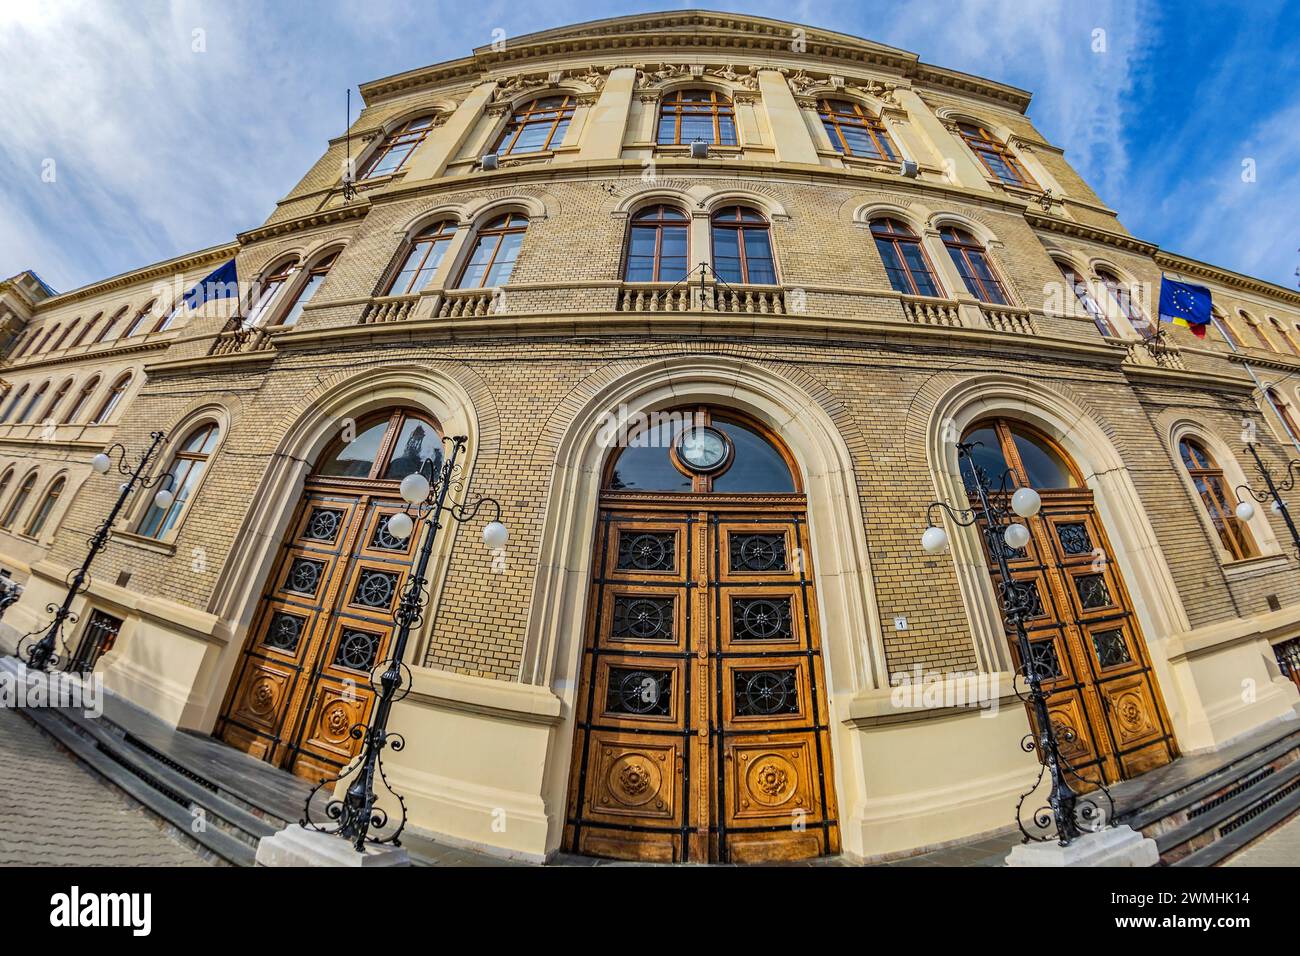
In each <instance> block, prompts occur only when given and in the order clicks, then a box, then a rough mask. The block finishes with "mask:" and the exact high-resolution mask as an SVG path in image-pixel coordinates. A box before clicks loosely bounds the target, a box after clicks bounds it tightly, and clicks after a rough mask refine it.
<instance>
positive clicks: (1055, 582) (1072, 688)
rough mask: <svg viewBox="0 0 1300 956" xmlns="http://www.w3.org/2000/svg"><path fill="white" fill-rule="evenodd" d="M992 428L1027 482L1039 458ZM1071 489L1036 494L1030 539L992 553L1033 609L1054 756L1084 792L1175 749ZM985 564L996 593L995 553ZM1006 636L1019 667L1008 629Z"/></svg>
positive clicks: (1129, 610) (1101, 532)
mask: <svg viewBox="0 0 1300 956" xmlns="http://www.w3.org/2000/svg"><path fill="white" fill-rule="evenodd" d="M994 430H995V432H996V433H997V434H998V436H999V438H1000V440H1001V445H1002V451H1003V453H1004V455H1005V458H1006V460H1007V462H1008V464H1009V466H1010V468H1011V470H1012V472H1013V475H1014V476H1015V477H1016V482H1015V483H1016V484H1017V485H1026V484H1032V483H1033V482H1032V480H1031V479H1032V477H1033V467H1032V466H1030V467H1027V466H1026V464H1025V460H1026V458H1028V456H1029V455H1031V454H1034V455H1037V454H1038V452H1036V451H1035V450H1034V448H1033V447H1032V446H1031V445H1029V444H1027V442H1028V441H1029V440H1030V439H1029V438H1028V437H1027V435H1026V433H1024V432H1019V435H1020V439H1021V440H1020V441H1019V442H1016V441H1012V440H1011V432H1010V429H1009V427H1008V426H1007V425H1006V424H1005V423H1000V424H998V425H997V426H996V428H995V429H994ZM1034 440H1036V441H1041V442H1043V443H1044V444H1043V448H1044V450H1045V451H1046V452H1047V453H1050V454H1051V455H1053V456H1054V457H1055V456H1057V455H1059V456H1060V460H1061V463H1062V466H1063V467H1069V468H1070V469H1071V470H1072V467H1073V466H1070V465H1068V460H1066V459H1064V456H1063V453H1060V452H1059V450H1057V449H1055V448H1054V447H1050V446H1048V445H1047V443H1046V440H1045V439H1042V438H1041V436H1037V437H1036V438H1035V439H1034ZM1040 467H1041V463H1040ZM1071 483H1072V484H1073V485H1074V486H1073V487H1057V488H1048V487H1039V488H1038V491H1039V494H1040V495H1041V497H1042V502H1043V504H1042V509H1041V510H1040V511H1039V514H1038V515H1037V516H1036V517H1034V518H1032V519H1029V520H1027V521H1026V522H1025V524H1026V525H1027V526H1028V528H1029V530H1030V533H1031V540H1030V542H1029V544H1028V545H1027V546H1026V547H1024V548H1021V549H1014V550H1013V549H1010V548H1008V547H1007V546H1006V544H1005V543H1004V542H1002V541H1001V540H999V541H998V543H997V547H999V548H1001V549H1002V550H1003V553H1004V554H1005V555H1006V557H1007V561H1008V565H1009V568H1010V570H1011V577H1012V580H1013V582H1014V584H1015V586H1016V587H1019V588H1023V589H1026V590H1027V591H1028V594H1029V598H1030V606H1031V608H1032V611H1031V614H1030V618H1029V620H1028V621H1026V623H1025V629H1026V631H1027V632H1028V636H1029V640H1030V649H1031V652H1032V654H1033V658H1034V664H1035V667H1037V668H1038V673H1039V674H1040V675H1042V676H1043V677H1044V678H1045V679H1044V682H1043V687H1044V690H1045V691H1047V693H1048V701H1047V702H1048V708H1049V712H1050V713H1051V718H1052V722H1053V724H1054V725H1055V726H1056V727H1057V730H1058V738H1059V739H1060V743H1061V753H1062V756H1063V757H1064V758H1065V759H1066V760H1067V761H1069V763H1070V765H1071V766H1072V767H1073V768H1074V770H1075V771H1076V772H1077V773H1078V774H1079V776H1080V777H1081V778H1082V781H1084V782H1083V783H1081V782H1080V781H1078V780H1073V779H1072V780H1071V781H1070V783H1071V785H1072V786H1075V787H1076V789H1085V788H1086V785H1087V783H1091V784H1096V783H1111V782H1114V781H1116V780H1120V779H1126V778H1128V777H1132V776H1135V775H1136V774H1139V773H1143V772H1145V771H1147V770H1151V769H1153V768H1155V767H1159V766H1162V765H1164V764H1166V763H1169V762H1170V761H1171V760H1173V759H1174V757H1175V756H1177V748H1176V746H1175V743H1174V737H1173V732H1172V730H1171V729H1170V724H1169V717H1168V714H1167V713H1166V711H1165V708H1164V703H1163V701H1162V699H1161V696H1160V690H1159V687H1158V685H1157V683H1156V678H1155V673H1154V671H1153V670H1152V668H1151V661H1150V657H1149V656H1148V653H1147V649H1146V643H1145V641H1144V640H1143V638H1142V633H1141V630H1140V628H1139V626H1138V621H1137V617H1136V616H1135V615H1134V613H1133V604H1132V601H1131V600H1130V598H1129V594H1128V590H1127V589H1126V588H1125V586H1124V581H1123V579H1122V578H1121V576H1120V571H1119V567H1118V566H1117V565H1116V564H1115V562H1114V560H1113V552H1112V551H1111V547H1110V542H1109V541H1108V539H1107V537H1106V532H1105V529H1104V528H1103V527H1102V524H1101V521H1100V519H1099V517H1098V514H1097V509H1096V507H1095V504H1094V502H1093V496H1092V491H1091V490H1090V489H1088V488H1087V487H1086V486H1084V485H1083V483H1082V481H1078V480H1077V478H1076V479H1075V480H1073V481H1072V482H1071ZM982 537H983V539H984V541H985V543H986V547H987V546H988V544H987V541H988V539H987V537H985V536H982ZM988 559H989V566H990V568H992V569H993V579H994V583H995V585H997V586H998V587H1000V586H1001V580H1000V576H999V574H998V572H997V566H996V562H995V560H994V556H993V555H992V554H989V555H988ZM1008 639H1009V642H1010V645H1011V649H1012V654H1013V656H1014V657H1015V659H1016V660H1017V662H1018V663H1019V658H1020V654H1019V648H1018V647H1017V646H1016V641H1015V639H1014V637H1013V636H1012V635H1011V634H1010V632H1008ZM1031 718H1032V714H1031ZM1062 731H1066V732H1065V733H1062Z"/></svg>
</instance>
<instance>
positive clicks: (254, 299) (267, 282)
mask: <svg viewBox="0 0 1300 956" xmlns="http://www.w3.org/2000/svg"><path fill="white" fill-rule="evenodd" d="M297 268H298V260H297V259H286V260H285V261H284V262H282V263H280V265H278V266H277V267H276V268H275V271H273V272H272V273H271V274H270V275H268V276H267V277H266V278H265V279H263V280H262V281H261V282H260V283H255V284H254V286H253V288H252V289H251V290H249V293H248V313H247V315H246V316H245V318H244V327H245V328H252V327H253V326H255V325H258V324H260V323H261V321H262V319H264V318H265V317H266V313H267V310H268V309H270V307H271V303H272V302H274V301H275V296H276V293H278V292H279V291H280V290H281V289H282V288H283V287H284V284H285V283H286V282H288V281H289V278H290V277H291V276H292V275H293V274H294V270H295V269H297Z"/></svg>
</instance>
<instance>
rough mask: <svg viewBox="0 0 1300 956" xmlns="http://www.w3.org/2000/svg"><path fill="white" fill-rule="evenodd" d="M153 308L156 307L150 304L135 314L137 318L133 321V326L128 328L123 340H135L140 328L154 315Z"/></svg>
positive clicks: (123, 334)
mask: <svg viewBox="0 0 1300 956" xmlns="http://www.w3.org/2000/svg"><path fill="white" fill-rule="evenodd" d="M153 307H154V303H152V302H150V303H149V304H148V305H146V306H145V307H144V308H143V309H141V310H140V311H139V312H137V313H136V314H135V318H133V319H132V320H131V324H130V325H128V326H127V327H126V331H125V332H123V333H122V338H124V339H130V338H134V337H135V334H136V331H137V330H138V329H139V328H140V326H142V325H144V323H145V320H146V319H148V318H149V316H150V315H152V314H153Z"/></svg>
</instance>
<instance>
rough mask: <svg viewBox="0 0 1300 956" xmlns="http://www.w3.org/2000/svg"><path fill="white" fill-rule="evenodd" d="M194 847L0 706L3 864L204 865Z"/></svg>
mask: <svg viewBox="0 0 1300 956" xmlns="http://www.w3.org/2000/svg"><path fill="white" fill-rule="evenodd" d="M207 865H209V864H208V863H207V862H206V861H205V860H204V859H203V857H202V856H201V855H200V854H199V852H198V851H197V850H194V849H191V848H190V847H188V846H186V845H184V844H182V843H181V842H180V841H179V840H177V839H176V838H174V837H173V836H171V835H170V834H168V833H167V832H166V831H164V830H162V829H160V828H159V827H158V826H157V825H156V824H155V823H154V822H153V819H152V818H151V817H150V816H149V814H148V813H147V812H146V811H145V810H144V809H143V808H141V807H140V806H139V805H138V804H135V803H134V802H132V801H131V800H129V799H128V798H127V797H125V796H124V795H123V794H121V793H120V792H119V791H117V790H116V789H114V788H112V787H110V786H108V785H107V784H105V783H103V782H102V781H101V780H100V779H99V778H98V777H97V776H96V775H95V774H94V773H93V772H91V771H89V770H87V769H85V768H84V767H82V766H81V765H80V764H78V763H77V761H76V760H74V759H73V758H72V757H70V756H69V755H68V754H66V753H63V752H62V751H60V750H59V749H57V747H56V746H55V743H54V741H53V740H51V739H50V738H49V737H46V736H45V735H44V734H42V733H41V732H40V731H39V730H38V729H37V728H36V727H35V726H33V725H32V724H31V723H30V722H29V721H28V720H27V718H25V717H23V716H22V715H21V714H19V713H16V712H15V711H13V710H9V709H6V708H0V866H207Z"/></svg>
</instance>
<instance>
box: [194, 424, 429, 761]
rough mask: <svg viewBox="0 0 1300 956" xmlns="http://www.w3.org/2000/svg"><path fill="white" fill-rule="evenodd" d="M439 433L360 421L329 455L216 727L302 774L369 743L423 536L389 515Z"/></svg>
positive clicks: (303, 505)
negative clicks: (365, 730) (364, 729)
mask: <svg viewBox="0 0 1300 956" xmlns="http://www.w3.org/2000/svg"><path fill="white" fill-rule="evenodd" d="M438 441H439V429H438V426H437V425H436V424H435V423H434V422H433V421H432V420H431V419H430V418H429V417H428V416H426V415H423V414H421V413H418V412H414V411H411V410H408V409H393V410H388V411H385V412H381V413H378V414H377V415H374V416H370V417H368V418H365V419H362V420H361V421H360V422H357V423H356V425H355V428H349V429H348V430H347V431H346V432H345V433H344V434H343V435H340V436H339V438H337V439H336V440H335V441H334V442H333V444H331V445H330V446H329V447H328V448H327V449H326V450H325V452H324V454H322V455H321V457H320V459H319V460H318V462H317V464H316V467H315V469H314V470H313V471H312V473H311V475H310V476H309V477H308V479H307V482H306V485H305V487H304V490H303V494H302V499H301V501H300V503H299V505H298V508H297V511H296V514H295V516H294V519H293V521H292V523H291V524H290V526H289V530H288V532H287V534H286V537H285V540H284V541H283V543H282V544H281V546H280V553H279V556H278V557H277V559H276V562H275V565H274V567H273V570H272V572H271V576H270V578H269V579H268V580H267V583H266V587H265V589H264V591H263V593H262V597H261V600H260V601H259V602H258V608H257V611H256V614H255V615H254V618H253V624H252V627H251V628H250V629H249V636H248V643H247V645H246V646H245V648H244V651H243V655H242V657H241V659H240V662H239V664H238V666H237V667H236V668H235V674H234V677H233V679H232V681H231V684H230V689H229V691H228V692H227V694H226V701H225V705H224V706H223V707H222V711H221V718H220V719H219V720H218V722H217V728H216V731H215V733H216V736H218V737H220V738H222V739H223V740H224V741H225V742H226V743H228V744H231V745H232V746H235V747H238V748H239V749H240V750H244V751H246V752H248V753H250V754H252V755H253V756H255V757H258V758H260V759H262V760H266V761H269V762H271V763H274V764H276V765H277V766H282V767H285V768H286V769H289V770H291V771H292V772H293V773H295V774H297V775H298V776H300V777H306V778H308V779H312V780H315V779H318V778H320V777H322V776H331V775H333V774H334V773H336V772H337V771H338V770H339V768H341V767H343V766H344V765H345V764H346V763H347V762H348V760H350V759H351V758H352V757H353V756H354V755H355V753H356V752H357V750H358V749H359V746H360V743H359V741H356V740H354V739H353V738H352V737H351V736H350V735H349V731H350V730H351V728H352V727H353V726H354V725H356V724H357V723H360V722H362V721H364V720H366V719H367V718H368V716H369V713H370V706H371V703H372V701H373V699H374V693H373V691H372V690H371V687H370V674H371V671H372V670H373V668H374V667H375V665H376V664H377V663H379V662H381V661H383V660H384V657H385V655H386V654H387V650H388V643H389V639H390V637H391V636H392V631H393V612H394V609H395V607H396V603H397V600H398V598H399V595H400V594H401V590H402V587H403V585H404V584H405V583H406V576H407V572H408V569H409V567H410V551H411V548H412V546H413V541H414V540H415V537H416V536H414V535H413V536H411V537H410V538H408V539H407V540H405V541H398V540H396V539H394V538H393V537H392V536H390V535H389V534H388V533H387V530H386V529H385V527H384V525H385V523H386V522H387V520H388V517H389V516H390V515H392V514H393V513H394V512H395V511H397V510H398V509H399V508H400V507H401V504H402V501H401V498H400V497H399V495H398V492H397V486H398V483H399V482H400V481H401V479H402V478H404V477H406V476H407V475H409V474H411V473H412V472H414V471H416V470H418V469H419V466H420V464H421V462H422V461H423V459H424V457H425V456H426V455H430V454H432V453H433V450H434V448H435V447H436V446H437V444H438Z"/></svg>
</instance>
